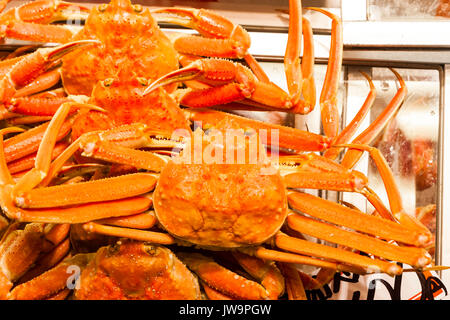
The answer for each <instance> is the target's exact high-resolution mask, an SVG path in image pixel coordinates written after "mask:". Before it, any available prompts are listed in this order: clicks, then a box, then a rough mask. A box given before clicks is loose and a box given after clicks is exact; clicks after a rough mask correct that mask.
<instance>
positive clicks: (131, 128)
mask: <svg viewBox="0 0 450 320" xmlns="http://www.w3.org/2000/svg"><path fill="white" fill-rule="evenodd" d="M181 146H182V145H181V142H178V141H173V140H170V139H169V138H168V137H167V134H165V133H162V132H156V131H153V130H151V129H150V128H148V127H147V126H145V125H142V124H132V125H123V126H120V127H116V128H114V129H111V130H106V131H101V132H90V133H86V134H84V135H82V136H80V137H79V138H78V139H77V140H75V141H74V142H72V143H71V144H70V145H69V146H68V147H67V148H66V149H65V150H64V151H63V152H62V153H61V154H60V155H59V156H58V157H57V158H56V159H55V161H53V163H52V164H51V165H50V167H49V170H48V172H47V175H46V177H45V178H44V179H43V180H42V181H41V183H40V185H41V186H47V185H49V184H50V182H51V180H52V179H53V178H54V177H55V176H56V175H57V174H58V172H59V170H60V169H61V168H62V167H63V166H64V164H65V163H66V162H67V161H68V160H69V159H70V157H72V156H73V155H74V154H75V152H77V151H78V150H81V151H82V153H83V155H84V156H89V157H93V158H96V159H100V160H106V161H109V162H113V163H119V164H127V165H133V166H135V167H136V168H139V169H146V170H150V171H154V172H159V171H160V170H161V168H163V167H164V165H165V164H166V163H167V159H168V157H167V156H162V155H159V154H157V153H155V152H147V151H141V150H134V149H133V148H138V147H157V148H164V147H169V148H177V147H181Z"/></svg>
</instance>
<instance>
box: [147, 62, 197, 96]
mask: <svg viewBox="0 0 450 320" xmlns="http://www.w3.org/2000/svg"><path fill="white" fill-rule="evenodd" d="M201 73H202V69H201V67H199V66H198V63H196V62H193V63H191V64H190V65H189V66H187V67H184V68H182V69H178V70H175V71H173V72H170V73H168V74H166V75H164V76H162V77H161V78H159V79H157V80H155V81H153V83H151V84H150V85H149V86H148V87H147V88H145V90H144V92H143V93H142V95H143V96H146V95H148V94H150V93H151V92H153V91H155V90H156V89H158V88H159V87H163V86H165V85H168V84H171V83H174V82H182V81H187V80H192V79H196V78H198V77H199V76H200V74H201Z"/></svg>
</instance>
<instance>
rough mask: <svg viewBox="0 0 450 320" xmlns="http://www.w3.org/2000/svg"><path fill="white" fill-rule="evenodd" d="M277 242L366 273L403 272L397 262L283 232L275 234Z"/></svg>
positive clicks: (392, 273) (288, 247)
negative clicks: (352, 266)
mask: <svg viewBox="0 0 450 320" xmlns="http://www.w3.org/2000/svg"><path fill="white" fill-rule="evenodd" d="M275 244H276V245H277V247H279V248H281V249H284V250H287V251H291V252H294V253H298V254H306V255H311V256H313V257H318V258H323V259H331V260H334V261H338V262H342V263H346V264H351V265H354V266H357V267H360V268H363V269H364V270H365V272H366V273H373V272H384V273H387V274H390V275H396V274H400V273H401V272H402V268H401V267H400V266H398V265H397V264H395V263H391V262H386V261H383V260H378V259H371V258H369V257H365V256H362V255H360V254H357V253H353V252H350V251H346V250H342V249H339V248H333V247H330V246H326V245H321V244H318V243H314V242H310V241H306V240H302V239H297V238H293V237H289V236H286V235H283V234H277V235H276V236H275Z"/></svg>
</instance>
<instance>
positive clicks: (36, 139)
mask: <svg viewBox="0 0 450 320" xmlns="http://www.w3.org/2000/svg"><path fill="white" fill-rule="evenodd" d="M48 125H49V122H46V123H44V124H41V125H39V126H37V127H34V128H32V129H29V130H27V131H25V132H24V133H20V134H18V135H15V136H14V137H12V138H9V139H7V140H5V142H4V153H5V160H6V162H8V163H9V162H11V161H14V160H18V159H21V158H23V157H25V156H28V155H30V154H32V153H34V152H36V151H37V150H38V148H39V144H40V143H41V140H42V137H43V135H44V132H45V130H47V127H48ZM70 128H71V123H70V121H66V122H65V123H64V124H63V125H62V127H61V129H60V131H59V132H58V134H57V137H56V140H61V139H62V138H63V137H65V136H66V135H67V134H68V133H69V131H70Z"/></svg>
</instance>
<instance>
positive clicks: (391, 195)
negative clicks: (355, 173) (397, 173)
mask: <svg viewBox="0 0 450 320" xmlns="http://www.w3.org/2000/svg"><path fill="white" fill-rule="evenodd" d="M341 146H342V147H349V148H354V149H357V150H360V151H367V152H369V154H370V156H371V158H372V159H373V160H374V162H375V165H376V166H377V168H378V171H379V173H380V176H381V179H382V180H383V183H384V185H385V188H386V193H387V196H388V199H389V205H390V208H391V211H392V213H393V215H394V217H395V219H396V220H397V221H398V222H400V223H401V224H403V225H405V226H407V227H411V228H412V229H416V230H419V231H422V232H426V233H427V235H428V237H429V239H428V240H431V238H432V236H431V233H430V231H429V230H428V229H427V228H426V227H425V226H424V225H423V224H422V223H421V222H420V221H419V220H417V219H415V218H414V217H413V216H411V215H408V214H407V213H406V212H405V210H404V208H403V203H402V198H401V195H400V190H399V189H398V188H397V184H396V182H395V179H394V175H393V174H392V171H391V169H390V168H389V165H388V163H387V162H386V159H385V158H384V156H383V155H382V153H381V152H380V150H378V149H377V148H374V147H370V146H367V145H360V144H348V145H345V144H344V145H341Z"/></svg>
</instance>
